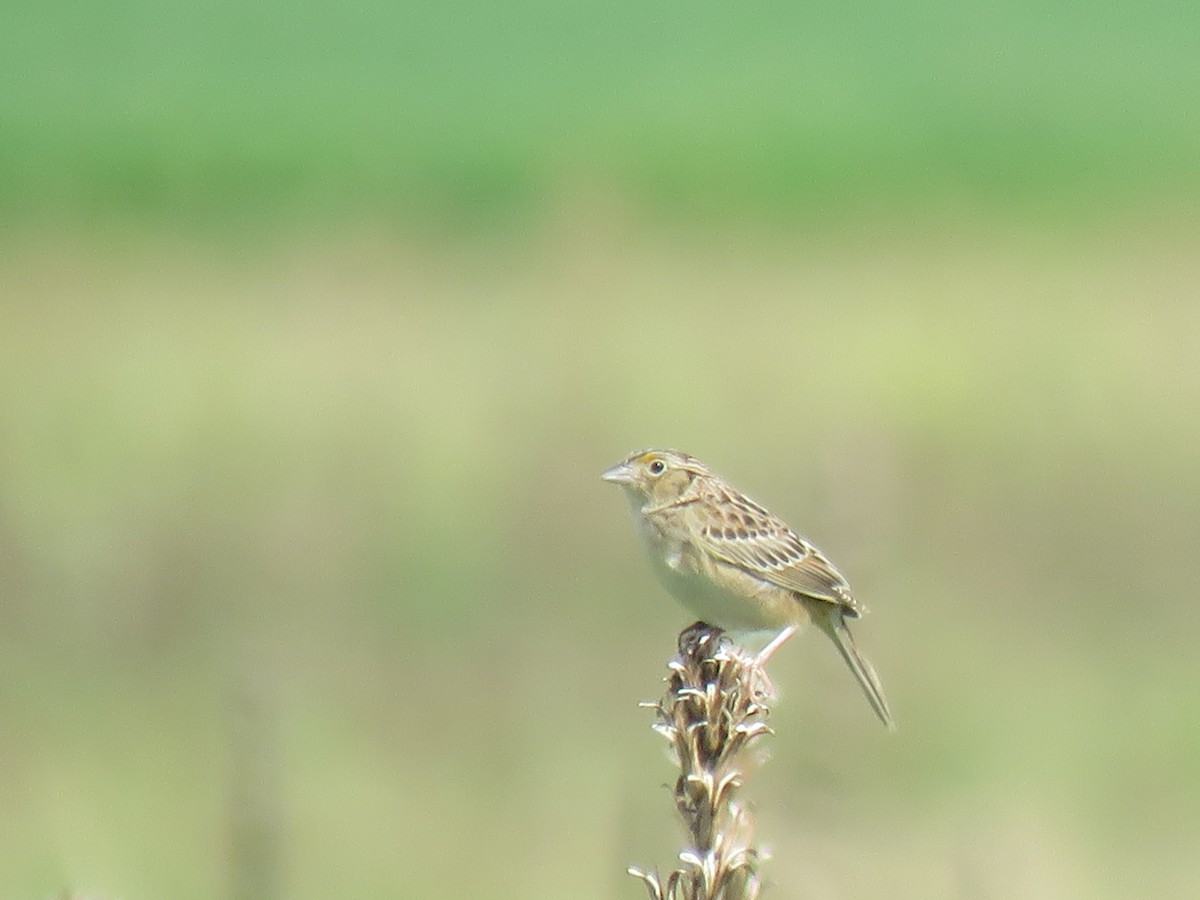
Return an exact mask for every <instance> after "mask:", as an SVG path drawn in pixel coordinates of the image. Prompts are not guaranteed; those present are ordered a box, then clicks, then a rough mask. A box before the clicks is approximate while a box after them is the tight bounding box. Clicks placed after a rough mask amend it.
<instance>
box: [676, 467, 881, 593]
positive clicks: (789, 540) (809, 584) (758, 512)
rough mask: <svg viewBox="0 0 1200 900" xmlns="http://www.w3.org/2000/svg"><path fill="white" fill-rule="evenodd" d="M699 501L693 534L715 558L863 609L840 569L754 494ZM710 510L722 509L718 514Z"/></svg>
mask: <svg viewBox="0 0 1200 900" xmlns="http://www.w3.org/2000/svg"><path fill="white" fill-rule="evenodd" d="M714 500H715V501H716V502H714V503H706V504H704V505H703V506H704V510H705V513H706V521H705V522H704V523H703V524H702V525H701V527H699V528H698V529H697V532H698V534H697V538H698V539H699V540H700V541H702V542H703V543H704V546H705V547H706V548H707V549H708V550H709V552H711V553H712V554H713V556H715V557H717V558H718V559H720V560H723V561H724V562H726V563H729V564H731V565H735V566H739V567H741V568H743V569H746V570H747V571H749V572H751V573H753V574H754V575H755V576H757V577H759V578H762V579H763V580H764V581H769V582H770V583H772V584H775V585H778V586H779V587H782V588H786V589H787V590H791V591H796V592H797V593H800V594H804V595H806V596H809V597H814V598H816V599H818V600H827V601H828V602H830V603H834V604H837V605H838V606H841V607H843V608H844V609H845V610H846V614H847V615H851V616H857V615H859V614H860V613H861V612H862V611H863V609H862V607H861V606H860V605H859V604H858V603H857V602H856V601H855V600H854V597H853V596H852V595H851V593H850V586H849V585H848V584H847V583H846V579H845V578H843V577H842V574H841V573H840V572H838V570H837V569H835V568H834V567H833V564H832V563H830V562H829V560H827V559H826V558H825V557H824V556H823V555H822V554H821V552H820V551H819V550H818V549H817V548H816V547H814V546H813V545H812V544H810V543H809V542H808V541H806V540H805V539H804V538H802V537H800V536H799V535H798V534H796V533H795V532H794V531H792V530H791V529H790V528H788V526H787V524H786V523H784V522H783V521H782V520H781V519H779V518H777V517H776V516H773V515H772V514H771V513H769V512H768V511H767V510H766V509H764V508H763V507H761V506H759V505H758V504H757V503H755V502H754V501H753V500H750V499H749V498H747V497H744V496H742V495H740V494H736V493H733V492H726V491H721V494H720V496H719V497H715V498H714ZM715 510H721V513H720V515H719V517H718V515H717V514H716V512H715Z"/></svg>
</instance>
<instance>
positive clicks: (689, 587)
mask: <svg viewBox="0 0 1200 900" xmlns="http://www.w3.org/2000/svg"><path fill="white" fill-rule="evenodd" d="M601 477H602V478H603V479H604V480H605V481H611V482H613V483H615V484H619V485H621V487H623V488H624V489H625V493H626V495H627V496H628V498H629V501H630V503H631V504H632V506H633V518H634V523H635V525H636V527H637V532H638V536H639V537H640V538H641V540H642V543H643V544H644V545H645V547H646V550H647V552H648V553H649V555H650V562H651V564H652V565H653V567H654V571H655V574H656V575H658V577H659V579H660V580H661V581H662V583H663V584H664V585H665V586H666V588H667V590H668V591H670V592H671V593H672V594H673V595H674V596H675V597H676V599H678V600H679V601H681V602H682V603H683V605H684V606H685V607H687V608H688V610H690V611H691V612H692V613H694V614H696V615H698V616H699V617H700V618H701V619H702V620H703V621H704V622H706V623H708V624H709V625H715V626H717V627H718V628H722V629H724V630H727V631H735V632H764V631H770V632H773V633H775V637H774V639H773V640H771V642H770V643H769V644H768V645H767V646H766V648H765V649H764V650H763V651H762V653H760V654H759V657H758V660H759V662H760V663H765V662H766V660H767V659H768V658H769V657H770V656H771V654H772V653H774V652H775V650H777V649H778V648H779V647H780V646H781V645H782V644H783V643H784V642H785V641H786V640H787V639H788V638H790V637H791V636H792V635H793V634H795V633H796V631H798V630H799V629H800V628H801V627H802V626H804V625H806V624H808V623H809V622H811V623H813V624H814V625H816V626H817V627H818V628H820V629H821V630H822V631H823V632H825V634H827V635H829V637H830V638H831V639H832V640H833V642H834V644H835V645H836V646H837V648H838V650H839V651H840V652H841V654H842V658H843V659H845V661H846V664H847V665H848V666H849V667H850V670H851V671H852V672H853V673H854V675H855V677H856V678H857V679H858V682H859V684H860V685H862V689H863V692H864V693H865V694H866V695H867V700H869V701H870V703H871V708H872V709H874V710H875V713H876V715H878V716H879V718H880V719H882V720H883V723H884V724H885V725H887V726H888V727H889V728H891V727H894V726H893V724H892V715H891V712H890V711H889V710H888V705H887V700H885V699H884V697H883V688H882V687H881V686H880V684H879V678H878V676H877V675H876V674H875V670H874V669H873V668H871V664H870V663H869V662H867V661H866V660H865V659H864V658H863V657H862V656H861V655H860V654H859V652H858V648H857V647H855V645H854V638H853V637H851V635H850V629H849V628H847V627H846V619H857V618H858V617H859V616H860V615H861V614H862V613H863V612H865V611H866V610H865V609H864V607H863V606H861V605H860V604H859V603H858V602H857V601H856V600H855V599H854V598H853V597H852V596H851V595H850V586H849V585H848V584H847V583H846V579H845V578H843V577H842V575H841V573H839V572H838V570H837V569H835V568H834V567H833V565H832V564H831V563H830V562H829V560H827V559H826V558H825V557H824V556H823V555H822V554H821V551H820V550H818V549H817V548H816V547H814V546H813V545H812V544H810V543H809V542H808V541H806V540H805V539H804V538H802V537H800V536H799V535H798V534H796V532H794V531H792V529H790V528H789V527H788V526H787V525H786V524H785V523H784V522H783V521H782V520H781V519H778V518H776V517H775V516H773V515H771V513H769V512H768V511H767V510H766V509H764V508H763V507H761V506H759V505H758V504H757V503H755V502H754V501H753V500H751V499H750V498H749V497H747V496H745V495H744V494H741V493H739V492H738V491H736V490H735V489H734V488H733V487H731V486H730V485H728V484H726V483H725V482H724V481H723V480H721V478H720V477H719V476H717V475H715V474H714V473H713V472H712V471H711V470H710V469H709V468H708V467H707V466H705V465H704V463H702V462H700V460H698V459H696V458H695V457H693V456H689V455H688V454H686V453H681V452H679V451H678V450H642V451H639V452H638V453H634V454H632V455H630V456H629V458H627V459H626V460H624V461H623V462H621V463H618V464H617V465H615V466H613V467H612V468H611V469H609V470H608V471H606V472H604V473H603V475H601Z"/></svg>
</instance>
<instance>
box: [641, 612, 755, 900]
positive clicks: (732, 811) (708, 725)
mask: <svg viewBox="0 0 1200 900" xmlns="http://www.w3.org/2000/svg"><path fill="white" fill-rule="evenodd" d="M668 667H669V669H670V674H669V675H668V676H667V679H666V681H667V690H666V693H665V694H664V695H663V698H662V699H661V700H660V701H658V703H653V704H644V705H646V706H650V707H651V708H653V709H654V710H655V711H656V713H657V715H656V718H655V722H654V726H653V727H654V730H655V731H656V732H658V733H659V734H661V735H662V736H663V737H665V738H666V739H667V742H668V744H669V745H670V749H671V753H672V756H673V758H674V761H675V763H676V765H678V766H679V777H678V778H677V779H676V781H675V791H674V795H675V807H676V809H678V811H679V815H680V817H681V818H682V819H683V824H684V827H685V829H686V830H687V834H688V839H689V845H688V846H687V847H685V848H684V850H683V851H682V852H681V853H680V854H679V860H680V863H681V865H680V866H679V868H677V869H675V870H674V871H672V872H671V873H669V874H668V875H667V876H666V878H665V879H664V878H663V877H662V876H661V875H660V874H659V872H658V870H657V869H655V870H653V871H644V870H642V869H639V868H636V867H631V868H630V869H629V873H630V874H631V875H634V876H636V877H638V878H640V879H641V880H642V882H643V884H645V885H646V889H647V891H648V892H649V894H650V898H651V900H754V898H756V897H758V894H759V890H760V882H759V878H758V862H759V859H760V858H761V853H760V852H759V851H758V850H757V849H756V848H755V846H754V844H753V821H752V817H751V815H750V811H749V810H748V809H747V808H746V807H745V806H744V805H743V804H742V803H741V802H740V801H739V799H738V794H739V792H740V790H741V787H742V782H743V777H744V774H745V766H746V765H747V764H748V763H749V762H750V761H751V760H750V758H749V757H750V754H748V753H747V752H746V751H747V749H748V748H749V747H750V746H751V745H752V744H756V743H757V742H758V741H757V739H758V738H759V737H760V736H762V735H764V734H768V733H770V731H771V729H770V728H769V727H768V726H767V723H766V718H767V715H768V713H769V709H768V708H767V705H766V704H767V701H768V700H770V699H771V688H770V683H769V682H768V681H767V678H766V675H765V674H764V673H763V671H762V669H761V668H760V667H758V666H757V665H756V664H755V662H754V660H753V658H752V657H749V656H747V655H745V654H744V653H743V652H742V651H740V650H738V649H737V648H735V647H734V646H733V645H732V644H731V643H730V642H729V641H728V640H727V639H725V638H724V637H722V634H721V632H720V631H719V630H718V629H715V628H712V627H711V626H708V625H705V624H704V623H702V622H697V623H696V624H695V625H693V626H692V627H690V628H688V629H687V630H685V631H684V632H683V633H682V634H680V636H679V653H678V655H677V656H675V658H674V659H672V660H671V662H670V663H669V664H668Z"/></svg>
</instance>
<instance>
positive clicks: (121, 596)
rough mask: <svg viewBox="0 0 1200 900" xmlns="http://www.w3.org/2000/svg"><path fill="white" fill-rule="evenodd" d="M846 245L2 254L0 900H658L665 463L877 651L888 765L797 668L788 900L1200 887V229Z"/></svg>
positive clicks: (678, 617) (813, 669)
mask: <svg viewBox="0 0 1200 900" xmlns="http://www.w3.org/2000/svg"><path fill="white" fill-rule="evenodd" d="M863 237H864V235H861V234H860V235H858V236H857V237H855V238H853V239H852V238H848V237H845V236H843V238H841V239H837V240H833V239H830V240H824V241H818V240H808V241H802V240H798V239H797V240H791V241H788V240H784V239H779V238H777V239H775V240H774V242H771V241H768V240H763V241H757V242H755V243H754V244H753V245H752V246H751V245H738V244H737V242H715V241H711V242H706V241H703V240H701V239H692V240H690V241H684V240H675V241H673V242H665V241H661V240H660V241H659V242H657V243H654V244H653V245H648V244H647V243H645V242H643V241H642V240H640V239H637V238H632V239H631V238H630V237H629V236H628V235H627V234H626V233H604V232H602V231H592V232H589V233H578V234H575V235H571V236H568V237H565V238H561V239H560V240H558V241H557V242H556V243H546V242H544V243H541V244H539V245H537V246H533V245H529V244H526V245H522V246H512V247H509V248H506V249H505V250H503V251H499V250H497V249H496V247H495V246H494V245H493V244H489V245H488V246H487V248H484V249H480V248H475V249H463V248H462V247H461V246H455V247H450V246H443V247H440V248H439V247H433V246H430V245H426V246H425V247H423V248H422V249H420V250H415V249H413V246H412V245H410V244H405V245H398V244H389V243H386V242H383V241H379V240H375V241H372V240H369V239H367V238H365V237H357V238H353V239H348V240H347V241H346V242H345V243H344V244H342V245H340V246H339V245H336V244H326V245H323V246H289V247H288V248H286V249H276V250H274V251H270V252H264V253H261V254H255V255H254V258H253V259H251V260H246V259H242V258H238V256H237V255H236V254H234V253H232V252H230V251H227V250H226V251H216V250H213V249H212V248H207V249H205V250H204V252H197V249H196V247H195V246H194V245H177V244H169V243H168V244H158V245H155V246H148V245H146V244H145V243H142V242H135V243H133V244H130V245H124V246H114V245H113V244H111V243H109V244H105V245H102V246H100V245H98V244H97V243H95V242H93V243H90V244H89V243H86V242H72V243H69V244H68V243H66V242H65V241H64V242H60V243H54V242H52V241H49V240H47V239H45V238H43V239H40V240H38V241H36V242H32V243H30V244H27V245H25V246H24V247H20V248H17V249H16V251H15V252H14V253H13V254H11V255H9V256H8V258H7V259H6V261H5V262H4V264H3V266H2V268H0V292H2V293H3V295H4V296H5V297H6V298H8V299H7V301H6V304H5V306H6V312H5V318H6V327H5V328H4V330H3V336H2V338H0V385H2V386H3V394H2V395H0V401H2V402H0V411H2V415H3V420H2V421H0V434H3V436H4V442H5V444H4V452H3V454H2V456H0V459H2V460H3V485H4V492H3V498H4V504H3V509H2V516H3V518H2V520H0V521H2V528H0V549H2V554H3V560H4V563H3V566H2V567H0V573H2V574H0V578H2V589H3V593H4V597H5V602H4V604H3V607H2V615H3V627H2V628H0V642H2V643H3V647H2V650H0V660H2V662H0V666H2V671H3V677H2V679H0V685H2V688H3V690H2V693H0V715H2V716H3V719H4V721H5V722H6V728H5V732H6V737H5V740H4V742H3V753H4V764H3V766H0V772H2V773H3V774H2V775H0V804H2V806H3V808H4V809H5V810H6V815H5V816H4V817H3V819H2V821H0V847H3V857H4V859H5V860H6V862H5V864H4V866H3V867H0V893H2V894H3V895H4V896H11V897H42V896H46V895H47V894H48V893H50V892H51V891H52V890H53V889H55V888H57V887H59V886H62V885H67V884H69V885H75V886H80V887H84V886H86V887H89V888H91V889H93V890H97V891H100V892H102V893H104V894H105V895H107V896H113V897H125V898H137V897H162V896H171V897H177V898H191V897H195V898H202V897H204V898H207V897H214V896H222V895H225V892H226V890H227V884H228V882H229V880H230V878H231V877H232V874H231V872H230V868H231V863H230V859H231V858H237V857H236V855H234V854H233V853H232V852H231V842H232V841H233V836H234V835H235V834H242V833H243V832H239V831H238V829H239V828H249V829H250V833H251V834H259V833H260V831H264V830H265V834H266V838H265V839H263V840H262V841H260V843H261V844H262V848H261V849H262V854H263V857H262V858H263V860H265V862H262V866H263V867H265V868H266V869H267V870H269V871H274V872H277V873H278V875H277V877H278V878H279V879H280V880H281V884H280V887H279V893H278V896H286V897H297V898H306V897H312V898H316V897H324V896H329V895H342V896H360V897H368V896H380V897H382V896H388V897H395V896H412V897H423V896H488V897H499V898H502V897H516V896H544V897H563V896H571V897H617V896H637V894H638V889H637V886H636V885H635V884H633V883H632V881H631V880H630V881H629V882H628V883H626V877H625V876H623V874H622V870H623V867H624V865H626V864H628V863H632V862H641V863H653V862H663V863H665V862H668V861H669V860H670V856H671V852H672V851H671V848H672V847H673V846H674V843H673V842H674V840H675V834H674V830H673V823H672V821H671V819H670V816H669V814H668V802H669V801H668V796H667V794H666V793H665V792H664V791H663V790H661V789H660V787H659V785H660V784H661V783H662V782H663V781H664V780H665V779H666V778H667V777H668V774H669V770H668V768H667V766H666V764H665V763H664V762H663V761H662V760H661V757H660V750H659V746H658V742H657V740H656V739H655V738H654V737H653V736H652V735H651V734H650V732H649V730H648V728H646V724H647V721H648V718H647V715H646V714H645V712H644V711H640V710H638V709H637V708H636V706H635V703H636V701H638V700H640V699H644V698H649V697H651V696H654V695H655V693H656V691H657V683H658V678H659V675H660V671H661V667H662V664H663V662H664V661H665V658H666V656H667V655H668V653H669V651H670V648H671V646H672V641H673V637H674V633H675V630H676V628H677V627H678V626H681V625H682V624H684V623H685V619H684V617H683V616H682V614H681V613H680V612H679V611H678V610H676V609H675V608H674V607H673V605H672V604H671V601H670V600H669V599H668V598H666V597H665V596H664V595H662V593H661V592H660V590H659V589H658V587H657V586H656V585H654V584H653V583H652V582H651V580H650V578H649V576H648V572H647V570H646V568H645V566H644V563H643V562H642V560H641V559H640V558H639V557H638V556H637V555H636V553H635V547H634V545H633V542H632V539H631V536H630V534H629V528H628V523H627V521H626V509H625V506H624V501H623V499H622V498H621V497H620V496H619V495H618V494H617V493H616V492H615V491H613V490H612V489H611V488H608V487H607V486H606V485H603V484H601V483H600V482H599V481H598V480H597V479H596V477H595V476H596V473H597V472H598V471H599V470H600V469H601V468H602V467H604V466H605V465H607V464H608V463H609V462H611V461H612V460H613V459H616V458H617V457H619V456H620V455H621V454H623V453H624V452H626V451H627V450H629V449H631V448H632V447H635V446H639V445H643V444H655V443H662V444H671V445H679V446H683V447H687V448H689V449H691V450H693V451H694V452H696V453H702V454H704V456H705V457H706V458H708V459H709V460H710V461H711V462H712V464H713V465H714V466H716V467H718V468H719V469H720V470H721V471H723V472H725V473H726V474H727V475H729V477H731V478H734V479H736V480H737V481H738V482H739V483H740V484H742V485H744V486H745V487H746V489H748V490H749V491H751V492H752V493H753V494H756V495H757V496H759V497H762V498H767V499H768V500H769V502H770V503H771V504H772V505H773V506H775V507H777V508H778V509H779V510H780V511H781V512H782V513H783V514H785V515H787V516H788V517H790V518H792V519H794V520H795V521H796V522H798V523H801V527H803V528H805V529H806V530H807V531H808V532H809V533H810V535H811V536H813V537H814V538H816V539H818V540H819V541H820V542H821V544H822V545H823V546H825V547H827V548H830V552H831V553H832V554H833V555H834V558H835V559H836V560H837V561H838V562H839V564H841V565H842V566H843V568H845V569H846V570H847V571H848V572H849V573H850V576H851V579H852V581H853V582H854V583H855V584H856V586H857V588H858V590H859V592H860V594H861V595H862V596H863V597H864V598H865V599H866V600H867V602H868V603H869V604H870V605H871V606H872V607H873V608H874V614H873V615H872V616H870V617H869V618H868V619H867V620H866V621H865V622H864V623H863V624H864V627H863V628H861V629H860V634H861V641H862V642H863V643H864V645H865V646H866V647H867V648H869V652H870V653H871V654H872V656H873V657H874V658H875V661H876V662H877V665H878V666H879V668H880V670H881V672H882V673H883V674H884V677H885V680H886V684H887V686H888V688H889V692H890V694H891V697H892V701H893V704H894V707H895V709H896V712H897V716H898V718H899V719H900V722H901V730H900V731H899V732H898V733H897V734H895V735H888V734H886V733H884V732H883V730H882V729H880V728H878V727H877V724H876V723H875V722H874V721H873V718H872V716H871V715H870V711H869V710H868V708H867V706H866V704H865V703H864V702H863V701H862V698H861V697H860V696H859V695H858V693H857V690H856V688H855V686H854V685H853V683H852V681H851V679H850V678H849V676H848V675H847V674H846V673H844V672H843V671H842V670H841V668H840V662H839V661H838V660H837V659H836V657H835V654H833V653H832V652H831V651H830V649H829V648H828V647H827V646H825V644H824V643H823V642H821V641H817V640H806V641H801V642H799V643H797V644H796V645H794V646H793V647H791V648H789V652H787V653H785V654H783V655H782V656H781V657H780V658H779V660H778V662H777V669H776V677H777V678H778V680H779V681H780V682H781V683H782V685H783V688H784V691H785V698H784V701H783V702H782V703H781V705H780V706H779V709H778V716H777V720H776V723H775V724H776V727H777V729H778V732H779V737H778V738H777V739H776V740H775V742H774V748H773V750H774V759H773V761H772V762H771V763H770V764H769V765H768V766H767V767H766V768H765V769H764V770H763V771H762V773H761V774H760V776H759V777H758V779H757V785H756V787H757V792H758V797H759V798H760V807H761V815H762V819H763V826H762V827H763V831H764V834H765V835H766V836H767V837H768V838H769V840H770V841H771V844H772V846H773V848H774V851H775V854H776V859H775V860H774V861H773V862H772V863H770V865H769V866H768V872H769V874H770V876H771V877H772V878H773V879H774V880H775V881H776V883H777V893H779V895H780V896H799V897H809V896H811V897H825V896H831V897H832V896H837V897H842V896H846V897H856V896H861V897H867V896H880V895H881V894H887V895H888V896H894V897H1000V896H1023V897H1114V898H1116V897H1123V896H1128V895H1129V894H1130V892H1137V893H1139V895H1144V896H1162V897H1168V896H1187V895H1189V894H1191V893H1194V892H1195V891H1196V890H1197V889H1198V888H1200V873H1198V871H1197V866H1196V864H1195V860H1194V854H1193V851H1194V848H1195V846H1196V842H1197V839H1198V838H1200V814H1198V813H1197V810H1198V809H1200V770H1198V768H1197V765H1196V759H1197V753H1198V752H1200V726H1198V725H1197V721H1198V717H1200V690H1198V687H1197V681H1196V678H1195V671H1194V669H1195V667H1194V660H1193V658H1192V656H1191V645H1192V643H1193V641H1192V636H1193V635H1194V634H1195V633H1196V627H1197V625H1198V624H1200V623H1198V621H1197V619H1198V616H1197V605H1196V603H1195V602H1194V597H1195V595H1194V585H1195V582H1196V576H1197V562H1196V558H1195V553H1194V551H1193V548H1194V547H1195V546H1196V542H1197V540H1198V539H1200V520H1198V518H1197V515H1196V511H1197V508H1198V503H1200V476H1198V475H1197V469H1196V465H1195V447H1196V445H1197V439H1198V437H1200V424H1198V423H1197V418H1196V416H1195V415H1194V414H1193V412H1192V411H1193V410H1195V409H1197V408H1198V404H1200V375H1198V373H1197V370H1196V360H1197V359H1198V358H1200V346H1198V343H1200V340H1198V338H1197V335H1198V334H1200V321H1198V319H1200V307H1198V306H1197V304H1196V303H1195V302H1194V295H1191V294H1190V291H1191V287H1190V286H1193V285H1195V284H1196V283H1197V278H1198V277H1200V263H1198V261H1197V257H1196V255H1195V254H1194V253H1193V252H1192V251H1191V248H1192V247H1194V246H1195V238H1196V234H1195V232H1194V231H1193V232H1191V233H1186V234H1184V233H1180V232H1178V231H1176V230H1169V231H1166V230H1164V231H1158V232H1149V231H1143V232H1141V233H1138V234H1133V233H1120V234H1116V233H1112V232H1109V231H1093V232H1092V233H1090V234H1085V235H1081V234H1076V235H1075V236H1073V237H1071V238H1069V239H1066V238H1056V237H1054V236H1052V235H1049V234H1029V233H1027V232H1007V233H1006V232H1000V231H991V232H985V231H981V230H976V231H975V232H974V233H970V234H966V233H964V232H962V231H959V232H958V233H955V234H952V235H951V234H937V235H922V236H920V237H919V238H909V237H901V236H898V235H895V234H892V235H881V234H873V235H870V236H869V237H870V239H869V240H863V239H862V238H863ZM648 247H649V249H648ZM818 685H819V688H818V687H817V686H818ZM246 766H249V767H250V768H249V770H248V772H247V771H245V770H244V769H245V767H246ZM247 779H248V781H247ZM243 781H246V782H247V783H243ZM247 791H248V792H249V798H248V799H247V796H246V792H247ZM247 803H248V804H250V806H249V810H248V811H247V809H246V808H244V807H245V805H246V804H247ZM247 816H248V817H249V818H250V820H251V821H250V824H249V825H247V824H246V823H245V822H242V819H244V818H246V817H247ZM239 823H240V824H239ZM256 823H257V824H256ZM255 829H259V830H260V831H256V830H255ZM260 836H261V835H260ZM256 846H257V845H256ZM239 852H244V848H242V850H240V851H239ZM272 860H274V862H272ZM260 862H261V861H260Z"/></svg>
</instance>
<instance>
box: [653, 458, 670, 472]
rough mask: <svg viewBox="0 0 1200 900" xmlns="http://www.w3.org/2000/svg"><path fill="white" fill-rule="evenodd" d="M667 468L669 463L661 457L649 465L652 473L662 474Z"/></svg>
mask: <svg viewBox="0 0 1200 900" xmlns="http://www.w3.org/2000/svg"><path fill="white" fill-rule="evenodd" d="M666 468H667V464H666V463H665V462H663V461H662V460H661V459H656V460H655V461H654V462H652V463H650V466H649V469H650V474H651V475H661V474H662V473H663V471H664V470H665V469H666Z"/></svg>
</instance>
